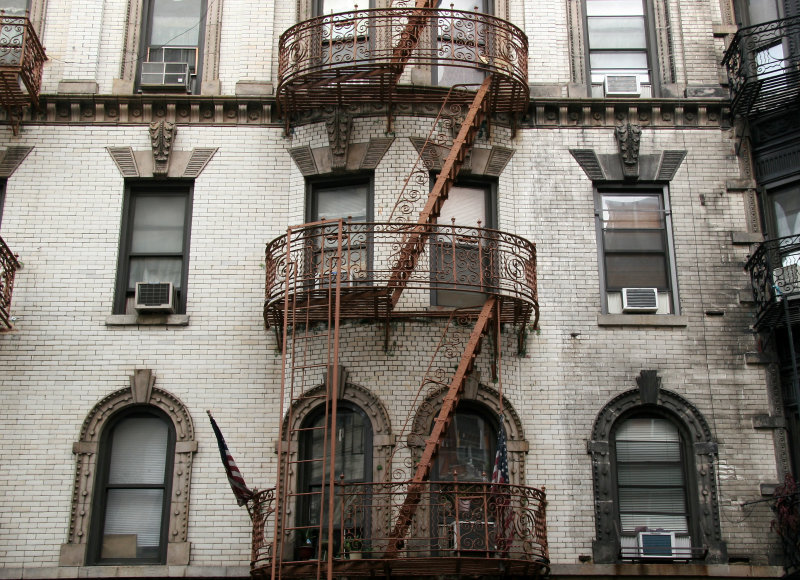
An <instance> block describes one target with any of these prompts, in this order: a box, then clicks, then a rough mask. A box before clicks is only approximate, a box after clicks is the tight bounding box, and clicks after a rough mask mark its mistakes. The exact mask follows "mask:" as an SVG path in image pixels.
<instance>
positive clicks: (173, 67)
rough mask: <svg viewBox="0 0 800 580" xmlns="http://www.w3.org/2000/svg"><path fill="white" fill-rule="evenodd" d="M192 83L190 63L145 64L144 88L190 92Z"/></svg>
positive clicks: (143, 72)
mask: <svg viewBox="0 0 800 580" xmlns="http://www.w3.org/2000/svg"><path fill="white" fill-rule="evenodd" d="M190 83H191V74H190V71H189V63H186V62H143V63H142V76H141V79H140V84H141V86H142V88H154V87H160V88H165V87H166V88H174V89H184V90H188V89H189V86H190Z"/></svg>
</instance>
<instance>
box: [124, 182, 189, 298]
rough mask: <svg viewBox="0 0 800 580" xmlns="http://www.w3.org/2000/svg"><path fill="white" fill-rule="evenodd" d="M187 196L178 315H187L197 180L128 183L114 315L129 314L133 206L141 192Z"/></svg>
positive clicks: (126, 185) (126, 186) (126, 184)
mask: <svg viewBox="0 0 800 580" xmlns="http://www.w3.org/2000/svg"><path fill="white" fill-rule="evenodd" d="M170 192H171V193H173V194H175V195H186V214H185V218H184V219H185V220H186V221H185V223H184V232H183V271H182V273H181V289H180V292H178V298H177V304H176V305H175V313H176V314H185V313H186V294H187V284H188V280H189V243H190V240H191V230H192V208H193V205H194V181H193V180H176V179H171V180H168V181H167V180H135V181H126V182H125V193H124V196H123V201H122V223H121V226H120V243H119V258H118V260H117V277H116V286H115V292H114V310H113V313H114V314H125V308H126V305H127V300H128V296H129V295H130V294H129V292H128V285H129V284H128V282H129V280H128V271H129V260H130V248H131V237H132V235H133V228H132V227H131V226H132V221H133V216H132V214H131V207H132V201H133V198H134V197H135V196H136V195H138V194H139V193H144V194H145V195H157V194H159V193H170Z"/></svg>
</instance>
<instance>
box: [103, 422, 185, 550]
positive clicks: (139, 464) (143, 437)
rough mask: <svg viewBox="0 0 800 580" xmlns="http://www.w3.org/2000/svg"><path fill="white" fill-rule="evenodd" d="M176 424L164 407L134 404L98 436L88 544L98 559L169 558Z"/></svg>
mask: <svg viewBox="0 0 800 580" xmlns="http://www.w3.org/2000/svg"><path fill="white" fill-rule="evenodd" d="M174 449H175V429H174V427H173V425H172V422H171V421H170V420H169V419H168V418H167V417H165V416H164V415H163V414H162V413H161V412H160V411H158V410H156V409H154V408H150V407H132V408H130V409H129V410H127V411H125V412H123V413H120V414H119V415H118V416H117V417H115V418H114V419H113V420H112V421H111V422H110V423H109V425H108V426H107V429H106V430H105V432H104V434H103V436H102V438H101V441H100V458H99V466H98V472H97V478H98V479H97V482H96V484H95V485H96V487H95V508H94V510H93V513H94V515H93V519H92V524H91V538H90V543H89V550H90V552H89V553H90V561H92V562H93V563H95V564H117V563H128V562H130V563H145V562H147V563H154V564H164V563H166V552H167V551H166V546H167V526H168V522H169V500H170V497H171V483H172V458H173V456H174Z"/></svg>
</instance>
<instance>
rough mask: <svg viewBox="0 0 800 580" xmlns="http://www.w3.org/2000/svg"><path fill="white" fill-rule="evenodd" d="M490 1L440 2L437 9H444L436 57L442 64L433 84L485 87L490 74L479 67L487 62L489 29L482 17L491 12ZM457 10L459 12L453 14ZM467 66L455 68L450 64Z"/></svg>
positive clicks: (434, 69) (439, 21)
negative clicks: (485, 81) (487, 74)
mask: <svg viewBox="0 0 800 580" xmlns="http://www.w3.org/2000/svg"><path fill="white" fill-rule="evenodd" d="M488 2H489V0H438V2H437V4H436V8H438V9H439V10H442V12H441V13H440V16H439V18H438V19H437V20H436V29H435V30H433V31H432V33H433V36H434V38H433V40H432V41H433V45H434V46H435V47H436V51H435V54H436V55H438V57H439V58H440V59H441V61H442V64H435V65H434V66H433V67H432V73H433V78H432V80H431V82H432V84H434V85H438V86H441V87H450V86H453V85H456V84H478V85H479V84H481V83H482V82H483V79H484V77H485V76H486V73H485V72H484V71H483V70H481V69H480V68H478V67H479V66H480V65H481V63H482V62H486V63H487V64H488V61H487V60H486V58H487V57H486V43H487V37H488V30H487V27H486V26H485V25H483V24H481V21H480V17H479V16H478V17H477V18H476V19H473V18H472V17H471V16H470V14H469V13H472V14H473V15H479V14H487V13H489V5H488ZM453 11H455V12H453ZM458 61H461V62H463V63H464V65H462V66H453V65H449V64H447V63H449V62H458Z"/></svg>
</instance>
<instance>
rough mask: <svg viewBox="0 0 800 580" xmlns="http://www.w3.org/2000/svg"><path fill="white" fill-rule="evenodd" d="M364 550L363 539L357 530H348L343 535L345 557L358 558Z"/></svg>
mask: <svg viewBox="0 0 800 580" xmlns="http://www.w3.org/2000/svg"><path fill="white" fill-rule="evenodd" d="M363 550H364V540H363V538H362V537H361V535H360V534H359V533H358V531H355V530H354V531H348V532H347V533H346V534H345V537H344V553H345V557H346V558H348V559H350V560H360V559H361V558H362V552H363Z"/></svg>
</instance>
